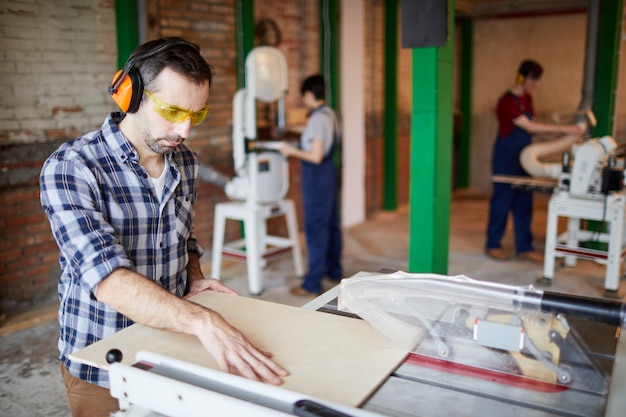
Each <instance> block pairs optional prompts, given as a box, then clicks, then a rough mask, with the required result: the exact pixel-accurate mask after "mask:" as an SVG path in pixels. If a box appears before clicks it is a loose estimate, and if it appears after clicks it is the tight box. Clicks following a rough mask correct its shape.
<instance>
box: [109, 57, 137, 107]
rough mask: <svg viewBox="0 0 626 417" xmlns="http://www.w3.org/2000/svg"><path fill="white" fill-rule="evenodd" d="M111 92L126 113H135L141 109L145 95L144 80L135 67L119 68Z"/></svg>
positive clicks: (114, 99) (110, 87)
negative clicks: (128, 68)
mask: <svg viewBox="0 0 626 417" xmlns="http://www.w3.org/2000/svg"><path fill="white" fill-rule="evenodd" d="M124 67H125V68H126V66H124ZM109 94H111V97H113V101H115V102H116V103H117V105H118V106H119V108H120V109H121V110H122V111H123V112H124V113H135V112H136V111H137V110H139V104H140V103H141V98H142V96H143V82H142V81H141V76H140V75H139V72H138V71H137V70H136V69H134V68H131V69H130V70H126V69H121V70H119V71H118V72H117V73H116V74H115V77H113V81H112V82H111V85H110V86H109Z"/></svg>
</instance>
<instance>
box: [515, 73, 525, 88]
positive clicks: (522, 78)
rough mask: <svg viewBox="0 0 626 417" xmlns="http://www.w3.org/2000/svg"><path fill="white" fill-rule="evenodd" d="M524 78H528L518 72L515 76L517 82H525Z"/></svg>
mask: <svg viewBox="0 0 626 417" xmlns="http://www.w3.org/2000/svg"><path fill="white" fill-rule="evenodd" d="M524 80H526V77H524V76H523V75H522V74H517V77H515V82H516V83H517V84H520V85H521V84H524Z"/></svg>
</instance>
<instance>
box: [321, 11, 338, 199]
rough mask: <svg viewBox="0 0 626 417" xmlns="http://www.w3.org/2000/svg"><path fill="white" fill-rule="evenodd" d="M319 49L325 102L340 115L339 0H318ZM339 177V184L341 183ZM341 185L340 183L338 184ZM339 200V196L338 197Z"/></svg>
mask: <svg viewBox="0 0 626 417" xmlns="http://www.w3.org/2000/svg"><path fill="white" fill-rule="evenodd" d="M318 6H319V34H320V37H319V41H320V43H319V44H320V46H319V51H320V74H322V75H323V76H324V79H325V80H326V87H327V89H326V104H327V105H328V106H329V107H331V108H332V109H333V110H335V112H337V114H339V115H341V94H340V89H341V85H340V83H339V81H340V76H339V74H340V72H339V71H340V66H339V61H340V60H339V47H340V36H341V33H340V29H339V27H340V25H339V20H340V16H341V15H340V11H341V8H340V0H319V1H318ZM342 152H343V151H342V147H341V144H338V146H337V147H336V149H335V154H334V156H333V162H334V163H335V166H336V167H337V172H338V173H339V176H341V171H342V168H341V166H342V164H341V160H342ZM341 183H342V181H341V178H340V179H339V184H341ZM340 187H341V185H340ZM339 201H341V198H339Z"/></svg>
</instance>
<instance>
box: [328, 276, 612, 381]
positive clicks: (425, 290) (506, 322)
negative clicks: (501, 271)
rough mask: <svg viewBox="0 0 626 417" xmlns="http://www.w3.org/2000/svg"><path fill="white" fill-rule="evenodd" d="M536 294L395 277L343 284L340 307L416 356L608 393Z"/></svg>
mask: <svg viewBox="0 0 626 417" xmlns="http://www.w3.org/2000/svg"><path fill="white" fill-rule="evenodd" d="M541 296H542V292H541V291H538V290H536V289H535V288H533V287H532V286H528V287H516V286H510V285H505V284H498V283H491V282H486V281H477V280H474V279H471V278H468V277H466V276H463V275H459V276H444V275H436V274H408V273H405V272H396V273H394V274H389V275H372V276H366V277H356V278H350V279H344V280H342V282H341V287H340V290H339V299H338V307H339V309H340V310H343V311H349V312H352V313H354V314H357V315H358V316H359V317H361V318H362V319H364V320H366V321H367V322H369V323H370V324H371V325H372V327H374V329H376V331H378V332H379V333H380V334H381V335H382V336H383V337H385V338H386V339H387V340H388V341H389V342H390V343H391V344H393V345H394V346H396V347H399V348H402V349H406V350H408V351H411V352H413V353H416V354H419V355H424V356H429V357H433V358H437V359H441V360H445V361H449V362H453V363H458V364H463V365H467V366H471V367H476V368H480V369H487V370H491V371H495V372H503V373H507V374H511V375H516V376H523V377H525V378H530V379H536V380H540V381H544V382H548V383H553V384H558V385H563V386H567V387H570V388H576V389H581V390H584V391H590V392H595V393H606V392H607V389H608V377H607V376H606V375H604V374H603V373H601V372H600V371H598V368H597V366H595V365H594V364H593V363H592V361H591V359H590V358H589V357H588V355H587V354H586V353H585V352H586V349H583V347H584V345H583V342H582V340H581V339H580V338H579V337H578V335H577V334H576V333H575V332H574V331H573V329H571V328H570V326H569V324H568V323H567V320H566V319H565V317H563V316H562V315H557V314H554V313H548V312H544V311H541V308H540V303H541Z"/></svg>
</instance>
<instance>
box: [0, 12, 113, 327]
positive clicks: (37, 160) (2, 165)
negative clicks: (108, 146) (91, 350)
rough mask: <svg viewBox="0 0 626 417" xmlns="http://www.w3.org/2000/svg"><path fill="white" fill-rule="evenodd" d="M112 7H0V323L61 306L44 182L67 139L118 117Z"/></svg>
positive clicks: (55, 255) (55, 248) (56, 254)
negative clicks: (43, 172)
mask: <svg viewBox="0 0 626 417" xmlns="http://www.w3.org/2000/svg"><path fill="white" fill-rule="evenodd" d="M113 6H114V2H113V0H109V1H105V0H100V1H95V0H94V1H79V0H69V1H68V0H66V1H59V0H57V1H48V0H32V1H27V2H26V1H12V0H3V1H2V2H1V3H0V27H1V28H2V31H1V32H0V33H1V36H2V39H1V40H0V56H1V57H2V65H1V67H0V68H1V76H0V91H2V93H1V94H0V315H3V314H8V315H11V314H15V313H18V312H22V311H24V310H25V309H28V308H30V307H32V305H35V304H39V303H45V302H48V301H50V300H53V299H54V298H56V285H57V281H58V275H59V272H58V271H59V266H58V249H57V247H56V244H55V242H54V240H53V238H52V234H51V232H50V226H49V224H48V221H47V219H46V218H45V216H44V214H43V211H42V210H41V206H40V204H39V186H38V176H39V171H40V169H41V165H42V163H43V161H44V160H45V158H46V157H47V156H48V155H49V154H50V152H52V150H54V149H55V148H56V147H57V146H58V145H59V144H60V143H61V142H62V141H64V140H67V139H69V138H72V137H74V136H76V135H77V134H79V133H80V132H86V131H89V130H93V129H95V128H97V127H98V126H100V124H101V123H102V120H103V115H105V114H106V113H108V112H109V111H111V110H112V109H113V106H112V104H111V99H110V98H109V96H108V94H107V92H106V85H108V83H109V81H110V78H111V76H112V74H113V72H114V70H115V62H116V46H115V45H116V44H115V19H114V17H115V15H114V8H113Z"/></svg>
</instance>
